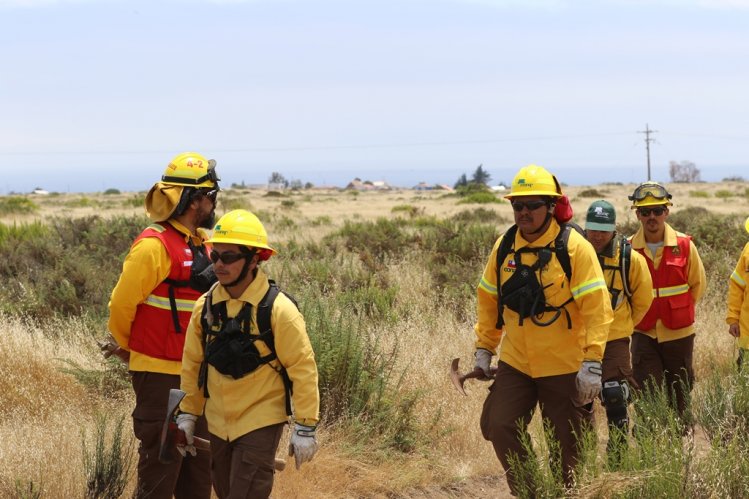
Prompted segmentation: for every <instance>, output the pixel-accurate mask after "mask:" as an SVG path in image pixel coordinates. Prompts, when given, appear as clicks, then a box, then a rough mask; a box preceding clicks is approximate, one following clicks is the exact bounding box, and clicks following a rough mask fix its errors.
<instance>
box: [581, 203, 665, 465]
mask: <svg viewBox="0 0 749 499" xmlns="http://www.w3.org/2000/svg"><path fill="white" fill-rule="evenodd" d="M585 236H586V237H587V238H588V241H590V244H592V245H593V248H595V250H596V253H597V254H598V262H599V263H600V264H601V268H602V269H603V277H604V280H605V281H606V287H607V288H608V290H609V295H610V296H611V307H612V308H613V309H614V322H612V323H611V327H610V328H609V337H608V341H607V342H606V349H605V351H604V355H603V376H602V381H603V387H602V389H601V402H602V403H603V405H604V407H605V408H606V418H607V419H608V423H609V425H608V426H609V442H608V447H607V448H608V450H609V457H610V458H611V462H612V463H615V462H616V461H615V459H616V458H617V457H618V455H619V447H618V446H619V444H622V443H623V442H625V441H626V435H627V433H628V431H629V418H628V416H627V405H628V402H629V400H630V387H633V386H636V382H635V380H634V377H633V375H632V357H631V354H630V351H629V342H630V337H631V336H632V331H633V330H634V325H635V324H637V323H638V322H640V320H642V318H643V317H644V316H645V313H646V312H647V311H648V309H649V308H650V304H651V303H652V301H653V283H652V281H651V280H650V271H649V270H648V265H647V263H646V262H645V257H643V256H642V255H641V254H639V253H637V252H636V251H632V246H631V245H630V244H629V241H627V239H626V238H624V237H623V236H622V235H620V234H617V233H616V210H615V209H614V206H613V205H612V204H611V203H609V202H608V201H605V200H603V199H601V200H598V201H594V202H593V203H592V204H591V205H590V206H589V207H588V213H587V215H586V217H585ZM625 276H626V277H625Z"/></svg>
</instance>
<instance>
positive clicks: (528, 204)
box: [512, 200, 546, 211]
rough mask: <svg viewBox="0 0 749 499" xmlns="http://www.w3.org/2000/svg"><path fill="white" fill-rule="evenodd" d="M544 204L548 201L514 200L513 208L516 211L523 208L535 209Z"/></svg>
mask: <svg viewBox="0 0 749 499" xmlns="http://www.w3.org/2000/svg"><path fill="white" fill-rule="evenodd" d="M542 206H546V201H542V200H538V201H513V202H512V209H513V210H515V211H523V208H528V211H534V210H537V209H539V208H540V207H542Z"/></svg>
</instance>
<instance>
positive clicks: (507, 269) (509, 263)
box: [504, 259, 517, 272]
mask: <svg viewBox="0 0 749 499" xmlns="http://www.w3.org/2000/svg"><path fill="white" fill-rule="evenodd" d="M516 268H517V265H516V264H515V260H512V259H510V260H508V261H507V266H506V267H505V268H504V271H505V272H515V269H516Z"/></svg>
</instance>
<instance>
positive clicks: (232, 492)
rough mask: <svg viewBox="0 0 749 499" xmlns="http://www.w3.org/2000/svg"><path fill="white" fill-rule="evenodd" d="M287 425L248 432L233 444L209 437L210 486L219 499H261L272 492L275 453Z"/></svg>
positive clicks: (280, 424) (213, 436)
mask: <svg viewBox="0 0 749 499" xmlns="http://www.w3.org/2000/svg"><path fill="white" fill-rule="evenodd" d="M285 426H286V423H279V424H274V425H270V426H266V427H264V428H259V429H257V430H254V431H251V432H250V433H247V434H245V435H242V436H241V437H239V438H237V439H236V440H234V441H232V442H227V441H226V440H223V439H221V438H219V437H217V436H216V435H213V434H211V454H212V455H213V471H212V474H213V484H214V488H215V490H216V495H218V497H219V499H256V498H257V499H262V498H265V497H268V496H270V492H271V490H272V489H273V474H274V473H275V468H274V466H273V464H274V462H275V459H276V450H277V449H278V443H279V441H280V440H281V434H282V433H283V429H284V427H285Z"/></svg>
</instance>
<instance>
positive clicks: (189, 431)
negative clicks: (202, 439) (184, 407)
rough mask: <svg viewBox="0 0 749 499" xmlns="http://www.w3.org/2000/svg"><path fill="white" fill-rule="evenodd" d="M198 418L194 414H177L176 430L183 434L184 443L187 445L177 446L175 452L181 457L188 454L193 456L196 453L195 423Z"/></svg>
mask: <svg viewBox="0 0 749 499" xmlns="http://www.w3.org/2000/svg"><path fill="white" fill-rule="evenodd" d="M197 420H198V417H197V416H196V415H195V414H188V413H186V412H180V413H179V414H177V428H179V429H180V430H182V431H183V432H185V442H186V443H187V445H179V444H177V452H179V453H180V454H182V457H185V456H187V454H190V455H191V456H195V455H196V454H197V453H198V451H197V450H196V449H195V445H193V443H194V442H195V422H196V421H197Z"/></svg>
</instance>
